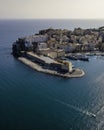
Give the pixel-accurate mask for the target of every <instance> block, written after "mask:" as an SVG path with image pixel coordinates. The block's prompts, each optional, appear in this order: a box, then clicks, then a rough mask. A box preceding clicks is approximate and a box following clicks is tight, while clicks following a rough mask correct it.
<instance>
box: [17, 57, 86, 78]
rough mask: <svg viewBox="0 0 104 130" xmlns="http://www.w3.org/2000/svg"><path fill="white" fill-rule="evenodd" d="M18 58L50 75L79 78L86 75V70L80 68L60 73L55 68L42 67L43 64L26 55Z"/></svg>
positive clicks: (34, 68)
mask: <svg viewBox="0 0 104 130" xmlns="http://www.w3.org/2000/svg"><path fill="white" fill-rule="evenodd" d="M18 60H19V61H21V62H22V63H24V64H25V65H27V66H29V67H30V68H32V69H33V70H36V71H38V72H43V73H46V74H50V75H55V76H60V77H63V78H79V77H82V76H84V75H85V72H84V71H83V70H82V69H79V68H76V69H73V71H72V73H69V72H68V73H65V74H63V73H59V72H57V71H55V70H49V69H47V68H45V69H44V68H42V66H41V65H39V64H36V63H34V62H32V61H31V60H29V59H27V58H25V57H19V58H18Z"/></svg>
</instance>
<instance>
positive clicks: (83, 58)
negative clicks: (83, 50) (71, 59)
mask: <svg viewBox="0 0 104 130" xmlns="http://www.w3.org/2000/svg"><path fill="white" fill-rule="evenodd" d="M77 59H78V60H82V61H89V58H88V57H87V56H85V55H77Z"/></svg>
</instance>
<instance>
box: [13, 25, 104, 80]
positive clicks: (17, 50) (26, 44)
mask: <svg viewBox="0 0 104 130" xmlns="http://www.w3.org/2000/svg"><path fill="white" fill-rule="evenodd" d="M96 51H101V52H103V51H104V27H100V28H98V29H81V28H75V29H74V30H73V31H71V30H66V29H63V30H62V29H52V28H49V29H44V30H40V31H39V33H38V34H34V35H30V36H26V37H21V38H18V39H17V40H16V42H14V43H13V45H12V54H13V56H14V57H16V58H17V59H18V60H19V61H21V62H23V63H24V64H26V65H28V66H29V67H31V68H33V69H35V70H37V71H40V72H43V73H47V74H52V75H56V76H61V77H66V78H71V77H82V76H83V75H84V74H85V73H84V71H83V70H82V69H79V68H73V65H72V63H71V61H70V60H67V58H68V56H69V57H70V55H74V54H76V53H81V54H82V53H87V52H92V53H94V52H96ZM71 58H72V57H71ZM79 59H81V60H83V58H82V57H80V58H79ZM84 60H88V58H87V59H86V58H84Z"/></svg>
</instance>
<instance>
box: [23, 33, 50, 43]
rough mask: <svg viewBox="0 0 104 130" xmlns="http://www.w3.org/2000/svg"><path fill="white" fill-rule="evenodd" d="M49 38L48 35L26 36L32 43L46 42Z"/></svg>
mask: <svg viewBox="0 0 104 130" xmlns="http://www.w3.org/2000/svg"><path fill="white" fill-rule="evenodd" d="M47 40H48V36H47V35H31V36H28V37H26V38H25V41H26V42H28V43H30V44H31V43H33V42H37V43H41V42H46V41H47Z"/></svg>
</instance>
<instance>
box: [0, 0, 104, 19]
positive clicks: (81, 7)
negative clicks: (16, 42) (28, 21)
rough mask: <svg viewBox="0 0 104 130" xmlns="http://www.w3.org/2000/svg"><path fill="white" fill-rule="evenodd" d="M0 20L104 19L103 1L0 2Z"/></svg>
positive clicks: (45, 0)
mask: <svg viewBox="0 0 104 130" xmlns="http://www.w3.org/2000/svg"><path fill="white" fill-rule="evenodd" d="M0 18H1V19H2V18H82V19H84V18H85V19H86V18H95V19H96V18H100V19H104V0H0Z"/></svg>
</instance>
